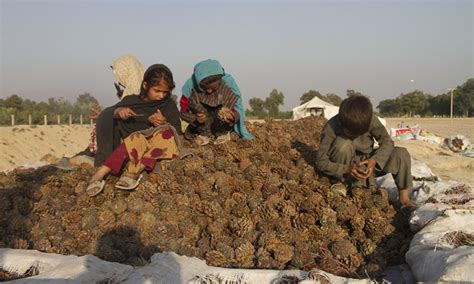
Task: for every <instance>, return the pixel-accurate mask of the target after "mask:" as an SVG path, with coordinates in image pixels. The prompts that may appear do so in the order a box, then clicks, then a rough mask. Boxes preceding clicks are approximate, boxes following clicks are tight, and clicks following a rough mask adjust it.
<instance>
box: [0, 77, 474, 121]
mask: <svg viewBox="0 0 474 284" xmlns="http://www.w3.org/2000/svg"><path fill="white" fill-rule="evenodd" d="M353 95H362V94H361V93H360V92H357V91H354V90H347V92H346V96H353ZM314 97H318V98H319V99H321V100H323V101H325V102H328V103H331V104H333V105H335V106H339V105H340V104H341V102H342V98H341V97H340V96H338V95H337V94H334V93H328V94H326V95H323V94H321V93H320V92H318V91H316V90H309V91H307V92H305V93H304V94H302V95H301V96H300V99H299V100H300V105H302V104H304V103H306V102H308V101H310V100H312V99H313V98H314ZM284 100H285V95H284V94H283V92H281V91H278V90H277V89H273V90H272V91H271V92H270V94H269V95H268V96H267V97H266V98H265V99H261V98H257V97H253V98H251V99H250V100H249V106H250V108H248V109H247V110H246V115H247V116H249V117H254V118H280V119H288V118H291V117H292V112H291V111H281V110H280V107H281V106H283V105H284ZM450 103H451V93H450V92H449V91H448V92H446V93H444V94H440V95H436V96H433V95H430V94H427V93H425V92H423V91H420V90H415V91H413V92H410V93H406V94H401V95H400V96H398V97H397V98H395V99H387V100H382V101H380V103H379V104H378V105H377V109H378V110H379V113H380V114H381V115H382V116H414V115H420V116H449V115H450ZM92 104H98V101H97V99H96V98H95V97H94V96H92V95H91V94H89V93H83V94H80V95H79V96H78V97H77V98H76V100H75V101H74V102H70V101H69V100H67V99H64V98H49V99H48V101H47V102H36V101H33V100H30V99H23V98H21V97H20V96H18V95H11V96H9V97H7V98H5V99H0V125H9V124H10V121H11V115H12V114H13V115H15V120H16V123H17V124H27V123H28V116H29V115H31V118H32V123H33V124H42V123H43V116H44V115H48V116H49V117H48V123H50V122H52V123H55V121H56V115H59V116H60V119H61V121H62V122H63V123H66V122H67V121H68V118H69V115H72V117H73V123H78V122H79V117H80V115H83V119H84V121H89V109H90V106H91V105H92ZM453 115H455V116H467V117H473V116H474V78H470V79H468V80H467V81H466V82H465V83H464V84H462V85H461V86H458V87H456V88H455V89H454V90H453Z"/></svg>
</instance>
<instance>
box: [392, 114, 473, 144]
mask: <svg viewBox="0 0 474 284" xmlns="http://www.w3.org/2000/svg"><path fill="white" fill-rule="evenodd" d="M385 119H386V120H387V127H392V128H396V127H397V124H399V123H400V122H401V121H403V122H404V123H405V125H409V126H415V125H416V124H418V125H420V126H421V128H426V130H428V131H429V132H432V133H435V134H438V135H440V136H442V137H447V136H451V135H456V134H462V135H464V136H466V137H467V138H469V140H470V141H471V143H472V142H474V118H453V119H452V120H451V119H449V118H399V117H397V118H385Z"/></svg>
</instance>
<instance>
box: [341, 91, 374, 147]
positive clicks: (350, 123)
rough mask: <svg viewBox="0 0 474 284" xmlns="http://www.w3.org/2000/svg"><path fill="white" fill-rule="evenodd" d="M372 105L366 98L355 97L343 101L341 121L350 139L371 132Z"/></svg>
mask: <svg viewBox="0 0 474 284" xmlns="http://www.w3.org/2000/svg"><path fill="white" fill-rule="evenodd" d="M372 114H373V110H372V103H371V102H370V100H369V98H367V97H365V96H360V95H355V96H350V97H348V98H347V99H345V100H343V101H342V103H341V105H340V107H339V121H340V122H341V125H342V129H343V131H344V134H345V135H346V136H348V138H352V139H353V138H357V137H359V136H361V135H362V134H364V133H366V132H367V131H369V127H370V121H371V120H372Z"/></svg>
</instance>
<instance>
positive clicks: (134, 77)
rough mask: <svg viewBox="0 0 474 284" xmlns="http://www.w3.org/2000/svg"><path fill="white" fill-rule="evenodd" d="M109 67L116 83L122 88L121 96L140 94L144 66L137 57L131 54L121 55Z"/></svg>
mask: <svg viewBox="0 0 474 284" xmlns="http://www.w3.org/2000/svg"><path fill="white" fill-rule="evenodd" d="M111 67H112V70H113V72H114V75H115V78H116V79H117V81H118V83H120V85H122V87H123V88H124V91H123V95H122V98H124V97H126V96H129V95H138V94H140V86H141V84H142V81H143V73H144V72H145V68H144V67H143V64H141V63H140V61H138V59H136V58H135V57H134V56H133V55H131V54H127V55H123V56H120V57H119V58H118V59H117V60H115V61H114V62H113V63H112V66H111Z"/></svg>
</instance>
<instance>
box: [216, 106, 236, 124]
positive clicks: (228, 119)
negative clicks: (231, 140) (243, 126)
mask: <svg viewBox="0 0 474 284" xmlns="http://www.w3.org/2000/svg"><path fill="white" fill-rule="evenodd" d="M217 117H218V118H219V119H220V120H221V121H223V122H225V123H229V124H231V123H233V122H234V113H233V111H232V110H231V109H230V108H228V107H221V109H219V111H218V112H217Z"/></svg>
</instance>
